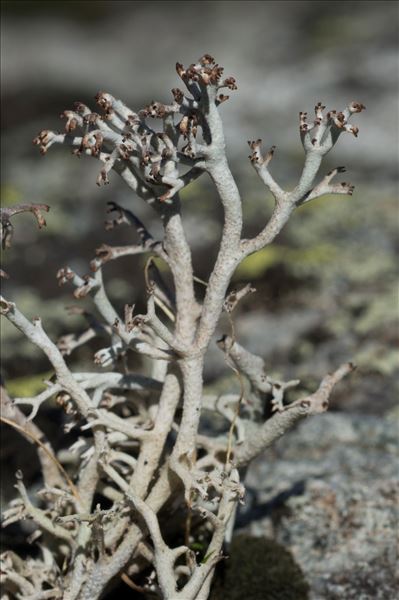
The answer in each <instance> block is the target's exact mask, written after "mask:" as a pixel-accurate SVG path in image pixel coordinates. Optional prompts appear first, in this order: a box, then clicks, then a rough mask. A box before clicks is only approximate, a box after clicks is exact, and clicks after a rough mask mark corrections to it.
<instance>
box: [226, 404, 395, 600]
mask: <svg viewBox="0 0 399 600" xmlns="http://www.w3.org/2000/svg"><path fill="white" fill-rule="evenodd" d="M397 433H398V428H397V423H396V422H395V421H393V420H392V421H390V420H389V419H382V418H379V417H371V416H363V415H345V416H343V415H339V414H327V415H324V416H322V417H320V418H313V419H311V420H309V421H305V422H303V423H302V424H301V425H300V426H299V427H298V428H297V429H296V430H295V431H292V432H291V433H289V434H288V435H286V436H284V437H283V438H281V439H280V441H279V442H278V443H277V445H276V447H275V449H274V450H271V451H269V452H268V453H267V455H264V456H263V457H260V458H259V459H257V460H256V461H255V463H254V464H253V465H252V466H251V468H250V470H249V473H248V477H247V484H248V487H249V498H248V506H247V507H246V508H245V510H244V511H243V512H242V513H241V514H240V515H239V517H238V523H237V525H238V527H239V528H243V529H244V530H245V531H249V532H250V533H251V534H252V535H265V536H272V537H274V539H275V540H276V541H278V542H279V543H281V544H284V545H285V546H286V548H287V549H288V550H290V551H291V552H292V553H293V555H294V558H295V560H296V561H297V562H298V564H299V565H300V566H301V568H302V569H303V571H304V573H305V576H306V577H307V579H308V581H309V584H310V587H311V598H312V599H313V600H325V599H327V598H328V599H331V600H333V599H334V600H335V599H336V600H338V599H341V598H345V599H351V598H353V599H355V598H356V600H358V599H362V600H372V599H374V598H381V599H383V598H384V599H388V598H394V597H395V596H396V588H395V561H396V557H397V555H396V545H395V532H397V523H398V521H397V501H398V492H399V485H398V476H397V475H398V473H397V466H396V465H397V463H395V461H394V457H395V454H396V453H397Z"/></svg>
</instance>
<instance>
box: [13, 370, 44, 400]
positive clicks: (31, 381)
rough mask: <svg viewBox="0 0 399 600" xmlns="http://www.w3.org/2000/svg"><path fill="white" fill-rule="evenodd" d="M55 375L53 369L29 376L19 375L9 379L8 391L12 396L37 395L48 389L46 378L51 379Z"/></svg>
mask: <svg viewBox="0 0 399 600" xmlns="http://www.w3.org/2000/svg"><path fill="white" fill-rule="evenodd" d="M52 375H53V372H52V371H48V372H47V373H40V375H33V376H27V377H18V378H16V379H11V380H8V381H7V391H8V392H9V393H10V395H11V396H12V397H17V398H22V397H26V396H28V397H29V396H36V395H37V394H40V392H43V391H44V390H45V389H46V385H45V384H44V383H43V381H44V380H45V379H49V377H51V376H52Z"/></svg>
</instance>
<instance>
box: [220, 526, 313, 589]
mask: <svg viewBox="0 0 399 600" xmlns="http://www.w3.org/2000/svg"><path fill="white" fill-rule="evenodd" d="M242 598H245V600H307V599H308V598H309V586H308V584H307V583H306V581H305V579H304V576H303V573H302V571H301V569H300V567H299V566H298V565H297V564H296V562H295V561H294V559H293V557H292V554H291V553H290V552H288V550H286V549H285V548H284V547H283V546H281V545H280V544H277V543H276V542H274V541H273V540H268V539H265V538H255V537H249V536H245V535H240V536H237V537H235V538H234V539H233V541H232V544H231V548H230V557H229V558H228V559H227V560H226V561H225V562H224V563H221V568H220V569H219V570H217V574H216V576H215V580H214V583H213V586H212V590H211V594H210V597H209V600H241V599H242Z"/></svg>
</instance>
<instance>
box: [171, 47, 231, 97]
mask: <svg viewBox="0 0 399 600" xmlns="http://www.w3.org/2000/svg"><path fill="white" fill-rule="evenodd" d="M176 71H177V74H178V75H179V77H180V78H181V79H182V81H183V82H184V83H185V84H186V86H193V84H198V87H199V88H201V87H203V86H209V85H212V86H217V88H218V90H219V89H221V88H226V87H227V88H229V89H230V90H236V89H237V84H236V80H235V79H234V77H227V78H226V79H224V80H223V81H221V78H222V75H223V71H224V68H223V67H221V66H219V65H218V64H217V63H216V62H215V59H214V58H213V57H212V56H210V54H204V56H202V57H201V58H200V59H199V60H198V62H197V63H192V64H191V65H190V66H189V67H187V68H186V69H185V68H184V67H183V65H182V64H181V63H176ZM190 91H191V92H192V91H193V90H192V89H191V88H190ZM194 91H196V92H197V93H196V94H194V97H197V94H198V92H199V90H195V87H194ZM221 96H222V98H225V99H226V98H227V97H225V96H223V95H221ZM219 100H220V97H219ZM220 101H221V102H222V101H223V100H220Z"/></svg>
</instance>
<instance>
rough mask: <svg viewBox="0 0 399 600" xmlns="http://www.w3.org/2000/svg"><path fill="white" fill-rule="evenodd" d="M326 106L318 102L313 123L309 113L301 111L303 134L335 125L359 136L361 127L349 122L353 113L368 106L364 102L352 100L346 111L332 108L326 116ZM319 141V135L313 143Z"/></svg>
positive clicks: (300, 120) (313, 139)
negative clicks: (310, 122) (310, 120)
mask: <svg viewBox="0 0 399 600" xmlns="http://www.w3.org/2000/svg"><path fill="white" fill-rule="evenodd" d="M325 108H326V107H325V106H324V105H323V104H322V103H321V102H318V103H317V104H316V106H315V109H314V110H315V119H314V121H313V123H312V124H309V123H308V113H307V112H300V113H299V130H300V132H301V134H302V135H304V134H306V133H308V132H310V131H312V130H314V131H315V132H316V133H317V131H318V129H319V128H322V129H323V130H325V129H326V128H331V127H335V128H336V129H338V130H341V131H346V132H348V133H352V135H354V136H355V137H357V135H358V133H359V128H358V127H355V126H354V125H350V124H349V123H348V119H349V117H350V116H351V114H353V113H359V112H362V110H364V109H365V108H366V107H365V106H364V104H361V103H360V102H351V104H349V106H348V108H347V109H345V111H340V112H338V111H336V110H330V111H329V112H328V113H327V114H326V115H325V116H324V112H323V111H324V110H325ZM317 142H318V138H317V135H315V137H313V138H312V144H313V145H315V144H316V143H317Z"/></svg>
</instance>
